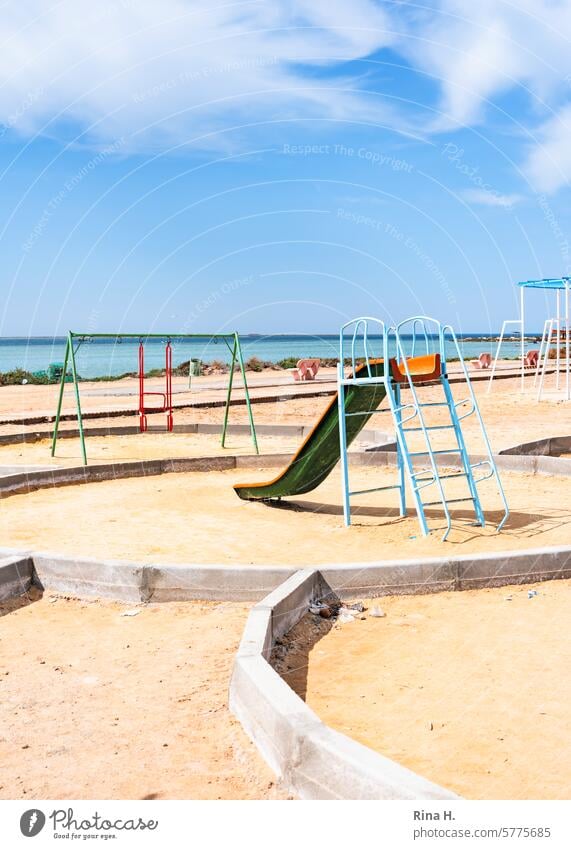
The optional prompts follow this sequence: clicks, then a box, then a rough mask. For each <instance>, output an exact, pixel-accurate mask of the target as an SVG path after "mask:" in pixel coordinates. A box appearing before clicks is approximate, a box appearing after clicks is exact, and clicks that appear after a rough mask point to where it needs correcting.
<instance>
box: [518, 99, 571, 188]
mask: <svg viewBox="0 0 571 849" xmlns="http://www.w3.org/2000/svg"><path fill="white" fill-rule="evenodd" d="M538 135H539V141H538V142H537V143H536V144H535V145H534V146H533V147H532V148H531V149H530V151H529V154H528V157H527V161H526V163H525V166H524V167H525V171H526V173H527V174H528V175H529V178H530V180H531V182H532V184H533V185H534V186H535V188H537V189H538V190H539V191H540V192H547V193H549V192H554V191H556V190H557V189H559V188H561V187H562V186H564V185H567V186H568V185H570V183H571V143H570V139H571V105H567V106H564V107H562V108H561V109H560V110H559V112H558V114H557V115H555V116H554V117H553V118H551V119H549V120H548V121H546V122H545V123H544V124H543V126H542V127H541V128H540V130H539V132H538Z"/></svg>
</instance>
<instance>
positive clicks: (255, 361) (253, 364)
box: [246, 357, 265, 371]
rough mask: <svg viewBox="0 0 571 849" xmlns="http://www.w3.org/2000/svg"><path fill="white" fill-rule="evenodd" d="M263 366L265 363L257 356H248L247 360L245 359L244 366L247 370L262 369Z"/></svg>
mask: <svg viewBox="0 0 571 849" xmlns="http://www.w3.org/2000/svg"><path fill="white" fill-rule="evenodd" d="M264 366H265V363H264V362H262V360H260V359H259V358H258V357H250V359H249V360H246V368H247V370H248V371H263V370H264Z"/></svg>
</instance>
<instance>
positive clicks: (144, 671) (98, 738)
mask: <svg viewBox="0 0 571 849" xmlns="http://www.w3.org/2000/svg"><path fill="white" fill-rule="evenodd" d="M34 598H37V593H33V594H32V595H31V597H30V598H29V602H30V603H27V602H28V599H26V598H25V597H24V598H22V599H17V600H14V601H11V602H3V603H0V617H2V619H1V622H2V636H3V638H4V639H3V640H2V641H1V642H0V676H1V679H0V680H1V681H2V700H1V702H0V726H1V728H2V733H1V735H0V762H1V763H2V771H1V775H0V798H2V799H61V798H64V799H67V798H69V799H267V798H279V797H280V795H282V794H281V793H280V792H279V791H277V790H276V787H275V784H274V777H273V775H272V773H271V771H270V770H269V768H268V767H267V766H266V765H265V764H264V763H263V761H262V759H261V758H260V756H259V755H258V753H257V751H256V749H255V748H254V746H253V745H252V744H251V743H250V741H249V740H248V738H247V737H246V735H245V734H244V733H243V731H242V729H241V727H240V724H239V723H238V722H237V720H235V719H234V717H232V716H231V714H230V712H229V710H228V707H227V698H228V683H229V679H230V673H231V668H232V661H233V657H234V653H235V651H236V649H237V647H238V643H239V640H240V636H241V632H242V629H243V627H244V624H245V621H246V616H247V613H248V610H247V607H246V606H245V605H240V604H207V603H204V602H202V603H201V602H194V603H186V604H164V605H150V606H147V607H142V608H140V612H139V614H138V615H137V616H123V615H122V614H123V613H124V612H125V611H126V610H129V609H133V608H129V607H127V606H122V605H119V604H114V603H109V602H106V603H104V602H89V603H88V602H79V601H69V600H65V599H63V598H57V597H55V596H50V597H44V599H43V600H41V601H33V599H34ZM135 609H137V608H135ZM15 647H17V650H15Z"/></svg>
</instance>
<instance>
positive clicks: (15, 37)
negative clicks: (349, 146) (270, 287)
mask: <svg viewBox="0 0 571 849" xmlns="http://www.w3.org/2000/svg"><path fill="white" fill-rule="evenodd" d="M50 4H51V5H48V4H47V3H46V0H26V2H20V3H15V2H11V3H8V4H5V5H4V6H3V7H2V15H1V16H0V75H1V79H2V83H1V85H0V136H2V137H4V136H6V135H13V134H17V133H19V134H21V135H22V136H25V137H27V136H33V135H34V134H36V133H43V134H46V135H50V136H57V137H59V138H61V137H62V136H64V134H66V133H67V136H68V137H71V138H73V137H74V136H75V135H76V134H77V132H78V131H79V132H81V133H83V139H82V141H89V142H94V141H95V142H97V143H100V144H108V143H109V142H112V141H113V140H114V139H116V138H124V139H125V146H124V148H123V150H124V152H128V151H129V150H131V149H135V150H137V149H140V148H144V147H146V146H149V145H160V146H161V147H162V148H168V147H169V146H171V145H172V146H176V145H180V144H185V143H193V144H194V145H195V146H203V147H212V146H217V147H225V146H227V145H229V143H230V142H229V138H232V140H233V142H234V143H235V142H236V140H239V141H242V140H243V139H244V138H249V137H250V135H251V134H252V133H254V132H256V133H265V134H266V135H268V136H270V135H272V133H274V134H275V133H276V132H277V129H276V128H277V126H279V122H281V121H290V122H295V121H304V122H306V123H305V125H304V126H306V127H309V126H312V127H313V128H314V129H315V130H316V132H317V128H318V127H319V126H321V127H323V126H326V127H329V126H330V125H328V124H327V123H325V124H321V125H320V124H319V122H320V121H323V120H324V119H325V121H328V120H329V121H359V122H363V123H365V124H366V123H371V124H377V125H380V126H382V127H383V128H389V129H391V130H394V131H396V132H398V133H401V134H407V133H410V134H411V137H412V138H416V137H417V133H420V134H421V136H422V135H424V136H426V134H427V133H439V132H441V131H443V130H446V131H447V132H450V131H451V130H454V129H457V128H459V127H465V126H474V125H477V124H481V125H484V123H485V122H486V121H487V120H488V119H489V116H490V115H494V116H495V118H496V119H501V120H502V121H504V123H507V124H509V129H510V130H513V129H514V128H515V129H517V131H518V132H520V134H521V136H522V137H523V138H526V137H527V145H528V148H527V151H526V152H525V153H524V154H523V155H522V161H521V168H522V171H523V174H524V176H527V177H528V178H529V180H530V181H531V182H532V183H533V185H534V186H535V187H536V188H538V189H539V190H540V191H546V192H552V191H556V190H557V189H558V188H560V187H561V186H564V185H567V184H568V178H569V172H570V171H571V152H569V151H570V148H569V146H568V143H567V139H568V138H569V123H570V120H571V49H570V46H571V0H554V2H550V3H546V2H545V0H521V2H518V3H517V4H515V3H507V2H501V3H500V2H498V0H479V2H477V3H474V2H473V0H432V2H429V3H427V4H425V5H424V6H422V7H420V6H415V5H414V4H407V3H391V4H389V3H385V2H382V0H351V2H350V3H347V2H346V0H263V2H253V0H252V2H249V0H244V2H236V3H220V4H218V5H215V4H213V2H212V0H161V2H160V3H159V2H157V0H100V2H98V3H90V4H89V3H80V2H77V0H59V2H55V1H54V0H50ZM386 48H390V50H391V51H392V52H393V53H398V54H400V55H401V56H402V57H404V58H405V59H407V60H408V62H409V63H410V65H411V66H412V67H413V68H414V69H416V71H417V72H418V73H421V74H423V75H425V84H424V87H423V89H422V90H423V91H429V92H432V94H430V93H429V94H427V102H426V104H425V105H427V106H429V107H430V108H431V111H430V112H427V111H425V110H423V109H422V106H419V104H418V103H414V104H413V103H412V102H411V103H406V101H404V100H402V101H400V103H398V102H397V101H396V100H393V101H391V99H390V98H388V97H386V96H384V94H385V93H386V92H384V89H383V86H380V85H377V88H376V89H375V82H374V80H375V74H374V69H375V67H376V66H375V65H371V66H370V74H369V73H363V67H362V66H360V67H359V70H358V71H355V73H352V74H349V72H348V67H350V66H349V65H348V63H350V62H352V61H354V60H360V59H367V58H375V57H376V58H378V56H379V55H382V54H381V51H382V50H383V49H386ZM371 79H372V80H373V82H371ZM426 81H429V83H428V84H427V82H426ZM377 82H378V80H377ZM369 87H370V88H371V89H372V92H373V93H371V92H368V91H367V89H368V88H369ZM507 92H517V95H518V97H517V101H516V104H517V105H516V106H515V107H512V106H511V105H509V106H508V105H507V104H506V101H505V98H504V97H503V96H504V95H505V94H506V93H507ZM434 93H436V99H434ZM414 99H416V96H415V98H414ZM509 109H513V111H511V112H510V111H508V110H509ZM428 115H430V117H427V116H428ZM308 120H309V121H315V123H313V124H310V123H308ZM497 205H499V204H497Z"/></svg>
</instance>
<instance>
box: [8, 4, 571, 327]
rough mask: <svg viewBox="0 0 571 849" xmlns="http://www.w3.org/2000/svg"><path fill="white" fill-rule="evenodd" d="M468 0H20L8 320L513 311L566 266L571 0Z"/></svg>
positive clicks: (278, 321) (241, 319)
mask: <svg viewBox="0 0 571 849" xmlns="http://www.w3.org/2000/svg"><path fill="white" fill-rule="evenodd" d="M474 5H475V4H473V3H471V2H463V0H443V2H429V3H423V4H414V3H402V2H393V3H389V2H373V0H353V2H351V3H350V4H346V3H342V2H337V0H330V2H325V0H313V2H301V0H290V2H286V0H283V2H282V1H281V0H280V2H278V1H277V0H264V2H241V3H230V4H222V3H218V4H217V3H215V2H201V0H197V2H192V3H191V2H189V0H163V2H162V3H160V4H157V3H155V2H150V0H149V1H148V0H141V2H137V3H134V2H130V0H122V1H121V0H103V2H101V3H100V4H97V6H95V5H94V6H93V8H91V9H90V8H89V7H86V6H84V4H77V3H72V2H69V0H64V1H63V2H59V3H51V2H49V3H45V2H39V0H28V2H26V3H22V2H19V3H15V2H9V3H8V4H7V5H6V6H4V7H3V14H2V18H1V20H0V43H1V44H2V50H0V70H1V72H2V73H1V77H2V80H3V82H2V84H1V86H0V186H1V188H2V193H1V204H0V242H1V249H2V292H3V298H2V306H1V309H0V315H1V320H0V334H1V335H27V334H32V335H37V334H42V335H43V334H48V335H49V334H61V333H64V332H65V331H66V330H67V329H68V328H73V329H77V330H88V331H91V332H96V331H100V332H103V331H121V330H123V331H125V332H126V331H133V330H135V331H137V332H138V331H140V330H141V331H144V330H149V331H152V330H159V331H161V332H162V331H163V330H165V329H166V330H170V331H172V332H187V331H192V330H196V331H197V332H208V331H213V332H214V331H220V330H222V329H237V330H239V331H241V332H261V333H269V332H288V331H292V332H335V331H336V330H337V329H338V327H339V325H340V324H341V323H343V322H344V321H346V320H347V319H348V318H351V317H353V316H355V315H358V314H372V315H376V316H379V317H381V318H384V319H385V320H395V319H401V318H404V317H405V316H407V315H411V314H414V313H419V312H422V313H427V314H429V315H434V316H436V317H438V318H441V319H444V320H447V321H451V322H453V323H454V324H455V325H456V327H457V328H458V329H459V330H461V331H464V332H466V331H470V330H483V331H486V330H496V329H498V328H499V326H500V324H501V321H502V319H503V318H513V317H516V315H517V300H516V297H517V292H516V288H515V285H514V284H515V282H516V281H518V280H521V279H528V278H532V277H541V276H558V275H561V274H571V256H570V251H571V249H570V247H569V244H568V241H567V240H568V235H569V233H570V230H571V227H570V223H571V222H570V216H571V212H570V204H569V186H568V180H569V174H570V171H571V145H570V144H569V138H570V136H571V50H570V49H569V46H570V44H569V36H570V35H571V3H570V2H565V3H560V2H552V3H539V2H534V1H533V0H525V2H523V3H519V4H517V7H516V5H515V4H514V5H512V4H507V3H503V2H499V0H496V1H495V2H487V0H484V2H480V3H478V4H477V8H474ZM532 297H533V300H530V305H531V306H532V310H531V315H532V319H531V322H530V323H531V324H532V325H533V326H534V327H540V326H541V323H542V321H543V318H544V316H545V314H546V311H547V310H548V308H549V305H548V304H547V303H546V301H545V298H544V296H543V295H541V294H537V295H535V294H534V295H533V296H532Z"/></svg>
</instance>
